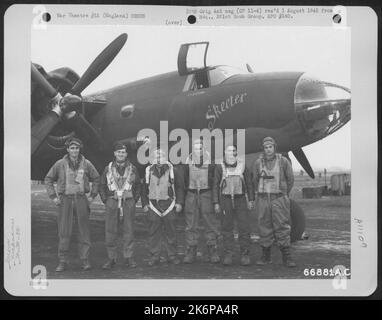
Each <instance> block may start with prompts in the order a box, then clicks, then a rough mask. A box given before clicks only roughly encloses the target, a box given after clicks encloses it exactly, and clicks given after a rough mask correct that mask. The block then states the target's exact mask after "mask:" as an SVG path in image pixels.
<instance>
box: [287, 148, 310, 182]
mask: <svg viewBox="0 0 382 320" xmlns="http://www.w3.org/2000/svg"><path fill="white" fill-rule="evenodd" d="M292 153H293V155H294V156H295V157H296V159H297V161H298V162H299V163H300V164H301V166H302V167H303V168H304V170H305V172H306V173H307V174H308V175H309V177H311V178H312V179H314V172H313V169H312V167H311V166H310V163H309V160H308V159H307V157H306V155H305V153H304V151H303V150H302V149H301V148H300V149H296V150H293V151H292Z"/></svg>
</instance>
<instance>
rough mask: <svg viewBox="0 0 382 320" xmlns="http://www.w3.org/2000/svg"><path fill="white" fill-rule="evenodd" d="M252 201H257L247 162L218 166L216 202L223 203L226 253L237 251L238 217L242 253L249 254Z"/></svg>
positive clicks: (222, 214) (223, 231) (223, 229)
mask: <svg viewBox="0 0 382 320" xmlns="http://www.w3.org/2000/svg"><path fill="white" fill-rule="evenodd" d="M248 201H253V187H252V181H251V176H250V172H249V171H248V170H247V168H246V167H245V164H244V162H242V161H237V162H236V163H235V164H232V165H229V164H227V163H225V162H223V163H222V164H221V165H217V166H216V167H215V176H214V184H213V202H214V203H215V204H216V203H220V206H221V210H222V213H221V219H222V235H223V247H224V251H225V254H226V255H232V254H233V251H234V245H235V243H234V233H233V231H234V221H235V220H236V221H237V228H238V233H239V246H240V252H241V255H249V251H250V229H249V210H248Z"/></svg>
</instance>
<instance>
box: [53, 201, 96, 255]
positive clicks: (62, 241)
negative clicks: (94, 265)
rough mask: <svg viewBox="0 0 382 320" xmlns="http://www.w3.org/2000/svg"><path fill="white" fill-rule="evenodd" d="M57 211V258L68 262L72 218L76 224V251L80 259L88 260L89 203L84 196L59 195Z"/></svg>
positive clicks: (89, 244)
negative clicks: (75, 219)
mask: <svg viewBox="0 0 382 320" xmlns="http://www.w3.org/2000/svg"><path fill="white" fill-rule="evenodd" d="M60 200H61V204H60V205H59V209H58V217H57V223H58V238H59V243H58V258H59V260H60V261H62V262H68V253H69V246H70V239H71V236H72V230H73V222H74V220H73V216H74V213H75V214H76V215H77V222H78V251H79V256H80V259H88V257H89V250H90V246H91V243H90V228H89V216H90V208H89V201H88V199H87V197H86V195H84V194H83V195H61V196H60Z"/></svg>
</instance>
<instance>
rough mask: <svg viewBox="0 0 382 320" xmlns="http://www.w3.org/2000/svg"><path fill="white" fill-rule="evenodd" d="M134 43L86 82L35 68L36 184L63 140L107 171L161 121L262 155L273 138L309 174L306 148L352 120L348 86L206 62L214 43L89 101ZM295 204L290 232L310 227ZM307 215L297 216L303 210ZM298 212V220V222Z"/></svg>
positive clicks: (99, 62) (110, 52)
mask: <svg viewBox="0 0 382 320" xmlns="http://www.w3.org/2000/svg"><path fill="white" fill-rule="evenodd" d="M126 40H127V34H121V35H120V36H119V37H117V38H116V39H115V40H114V41H112V42H111V43H110V44H109V45H108V46H107V47H106V48H105V49H104V50H103V51H102V52H101V53H100V54H99V55H98V56H97V58H96V59H95V60H94V61H93V62H92V64H91V65H90V66H89V67H88V69H87V70H86V71H85V73H84V74H83V75H82V76H81V77H80V76H78V75H77V73H76V72H75V71H73V70H71V69H70V68H67V67H63V68H59V69H56V70H53V71H50V72H45V70H44V69H43V68H42V67H41V66H40V65H37V64H34V63H32V64H31V69H32V73H31V75H32V83H31V84H32V88H31V90H32V91H31V119H32V124H31V125H32V133H31V152H32V155H31V160H32V168H31V169H32V170H31V172H32V179H33V180H43V179H44V176H45V174H46V172H47V170H48V169H49V168H50V166H51V165H52V164H53V163H54V162H55V161H56V160H57V159H59V158H60V157H62V156H63V154H65V152H66V149H65V145H64V142H65V140H66V139H67V138H69V137H72V136H77V137H79V138H81V139H82V140H83V142H84V145H85V148H84V154H85V156H86V157H87V158H88V159H89V160H91V161H92V162H93V163H94V165H95V166H96V168H97V169H98V170H99V171H100V172H101V171H102V169H103V168H104V166H105V165H106V163H107V162H108V161H109V160H110V154H112V151H111V150H112V147H111V146H112V144H113V143H114V142H115V141H123V142H126V143H127V145H130V146H131V145H134V143H135V146H137V145H139V141H137V133H138V132H139V131H140V130H141V129H143V128H151V129H153V130H154V131H156V132H158V133H159V125H160V121H168V127H169V129H173V128H182V129H185V130H187V131H188V132H189V133H190V136H191V130H192V129H203V128H207V129H209V130H213V129H215V128H220V129H245V152H246V153H247V154H251V153H257V152H260V151H262V150H261V141H262V139H263V138H264V137H266V136H272V137H274V138H275V139H276V141H277V150H278V152H281V153H283V154H284V155H286V156H287V155H288V152H292V153H293V154H294V156H295V157H296V159H297V160H298V161H299V163H300V164H301V166H302V167H303V168H304V169H305V171H306V172H307V173H308V175H309V176H310V177H312V178H314V172H313V170H312V168H311V166H310V164H309V162H308V160H307V158H306V156H305V154H304V152H303V151H302V147H304V146H306V145H309V144H311V143H314V142H316V141H318V140H321V139H323V138H325V137H326V136H328V135H330V134H332V133H333V132H335V131H337V130H338V129H340V128H341V127H342V126H344V125H345V124H346V123H347V122H348V121H349V120H350V104H351V99H350V90H349V89H347V88H345V87H343V86H340V85H337V84H334V83H328V82H324V81H320V80H318V79H315V78H313V77H310V76H309V75H307V74H306V73H304V72H272V73H255V72H253V70H252V68H251V67H250V66H249V65H248V64H247V70H245V71H244V70H241V69H238V68H236V67H231V66H225V65H218V66H207V64H206V55H207V51H208V46H209V43H208V42H198V43H187V44H182V45H181V47H180V50H179V53H178V61H177V62H178V70H177V71H173V72H168V73H165V74H160V75H156V76H153V77H149V78H146V79H142V80H138V81H134V82H131V83H127V84H123V85H120V86H118V87H114V88H111V89H107V90H104V91H102V92H97V93H95V94H91V95H87V96H81V92H82V91H83V90H84V89H85V88H86V87H87V86H88V85H89V84H90V83H91V82H92V81H93V80H94V79H96V78H97V77H98V76H99V75H100V74H101V73H102V72H103V70H105V68H107V66H108V65H109V64H110V63H111V62H112V60H113V59H114V58H115V56H116V55H117V54H118V52H119V51H120V50H121V49H122V47H123V46H124V44H125V42H126ZM294 207H295V208H296V210H293V208H292V212H291V213H292V234H293V229H294V226H293V224H295V229H296V227H297V225H299V226H300V227H299V229H300V230H299V231H298V232H297V233H298V234H301V233H302V231H303V229H302V228H301V226H302V225H303V219H304V216H303V214H301V212H302V210H301V209H300V208H299V207H298V206H297V204H295V205H294ZM298 212H299V214H298ZM296 214H297V215H299V216H296Z"/></svg>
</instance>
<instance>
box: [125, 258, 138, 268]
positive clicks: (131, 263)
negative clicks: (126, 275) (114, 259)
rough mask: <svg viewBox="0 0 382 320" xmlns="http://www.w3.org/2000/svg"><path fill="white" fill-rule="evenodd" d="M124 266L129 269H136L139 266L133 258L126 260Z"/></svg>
mask: <svg viewBox="0 0 382 320" xmlns="http://www.w3.org/2000/svg"><path fill="white" fill-rule="evenodd" d="M124 264H125V266H126V267H129V268H135V267H136V266H137V263H136V262H135V260H134V259H133V258H125V260H124Z"/></svg>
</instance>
